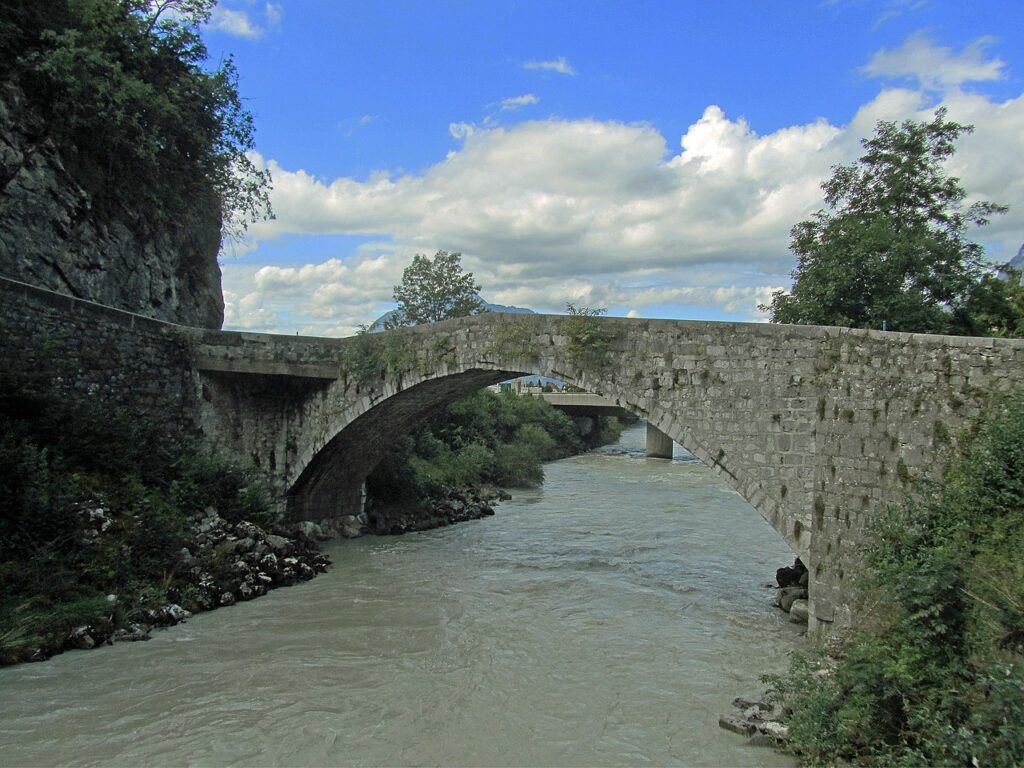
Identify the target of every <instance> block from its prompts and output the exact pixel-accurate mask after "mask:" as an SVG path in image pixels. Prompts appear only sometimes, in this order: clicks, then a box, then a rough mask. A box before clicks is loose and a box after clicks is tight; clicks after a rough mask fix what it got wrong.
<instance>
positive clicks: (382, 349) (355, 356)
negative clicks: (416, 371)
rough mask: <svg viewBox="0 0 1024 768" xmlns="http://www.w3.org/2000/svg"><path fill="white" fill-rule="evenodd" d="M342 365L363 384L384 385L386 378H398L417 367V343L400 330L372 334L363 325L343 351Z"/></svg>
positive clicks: (408, 334) (407, 333)
mask: <svg viewBox="0 0 1024 768" xmlns="http://www.w3.org/2000/svg"><path fill="white" fill-rule="evenodd" d="M341 360H342V366H344V368H345V370H346V371H347V372H348V374H349V375H350V376H351V377H352V378H353V379H354V380H355V381H356V382H357V383H358V384H360V385H363V386H371V385H374V384H380V383H381V382H382V380H383V379H384V377H385V376H388V375H392V376H394V375H398V374H401V373H403V372H405V371H407V370H409V369H411V368H412V367H413V366H414V365H415V364H416V343H415V340H414V339H413V337H412V336H411V335H410V333H409V332H408V331H403V330H402V329H400V328H395V329H393V330H389V331H385V332H383V333H371V332H370V331H369V329H368V328H367V327H366V326H362V327H361V328H360V329H359V332H358V333H357V334H356V335H355V337H353V339H352V340H351V341H350V342H349V344H348V345H347V346H346V347H345V349H344V351H343V352H342V358H341Z"/></svg>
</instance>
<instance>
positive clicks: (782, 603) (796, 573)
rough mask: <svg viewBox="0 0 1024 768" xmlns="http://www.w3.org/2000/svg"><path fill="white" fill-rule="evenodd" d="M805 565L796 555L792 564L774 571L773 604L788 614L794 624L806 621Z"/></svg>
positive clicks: (806, 576)
mask: <svg viewBox="0 0 1024 768" xmlns="http://www.w3.org/2000/svg"><path fill="white" fill-rule="evenodd" d="M807 578H808V574H807V567H806V566H805V565H804V564H803V563H802V562H801V560H800V558H799V557H798V558H797V559H796V560H795V561H794V562H793V565H790V566H787V567H785V568H779V569H778V570H777V571H776V572H775V583H776V584H777V585H778V592H777V595H776V598H775V604H776V605H777V606H778V607H779V608H781V609H782V610H784V611H786V613H788V614H789V620H790V621H792V622H793V623H795V624H806V623H807V613H808V611H807Z"/></svg>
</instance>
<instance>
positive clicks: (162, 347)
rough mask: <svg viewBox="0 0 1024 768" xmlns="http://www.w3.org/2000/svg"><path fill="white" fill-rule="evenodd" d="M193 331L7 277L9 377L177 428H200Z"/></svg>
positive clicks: (5, 355) (1, 296) (0, 315)
mask: <svg viewBox="0 0 1024 768" xmlns="http://www.w3.org/2000/svg"><path fill="white" fill-rule="evenodd" d="M192 334H193V331H192V330H191V329H188V328H185V327H182V326H176V325H172V324H170V323H164V322H160V321H158V320H153V319H150V318H148V317H142V316H141V315H135V314H132V313H130V312H124V311H121V310H117V309H111V308H110V307H104V306H102V305H100V304H94V303H92V302H89V301H83V300H81V299H75V298H72V297H70V296H66V295H64V294H60V293H55V292H53V291H48V290H45V289H41V288H35V287H33V286H29V285H26V284H24V283H19V282H16V281H13V280H8V279H5V278H0V359H2V360H3V374H4V375H5V376H6V377H8V380H10V381H12V382H15V381H21V382H24V383H27V384H30V385H31V384H33V383H37V384H43V385H46V386H52V387H53V388H54V389H55V390H56V391H57V392H58V393H60V394H61V395H62V396H64V397H66V398H69V399H71V400H91V401H97V402H103V403H109V404H110V405H111V406H112V407H115V408H117V407H124V408H131V409H132V410H133V411H135V412H137V413H140V414H145V415H147V416H149V417H151V418H153V419H155V420H157V421H158V422H163V423H164V424H165V425H166V427H167V428H168V429H169V430H171V431H176V432H180V431H194V430H197V429H198V418H197V416H198V412H199V411H198V397H197V396H198V392H199V376H198V374H197V373H196V371H195V370H194V369H193V367H192V364H191V358H192V350H191V342H190V341H189V339H190V337H191V335H192Z"/></svg>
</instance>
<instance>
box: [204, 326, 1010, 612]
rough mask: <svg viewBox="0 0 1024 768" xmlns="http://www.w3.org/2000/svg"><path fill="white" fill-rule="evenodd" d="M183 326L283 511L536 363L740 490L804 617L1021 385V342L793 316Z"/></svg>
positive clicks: (353, 481)
mask: <svg viewBox="0 0 1024 768" xmlns="http://www.w3.org/2000/svg"><path fill="white" fill-rule="evenodd" d="M595 329H598V330H599V333H597V334H594V333H592V331H594V330H595ZM189 334H190V339H189V347H190V354H191V359H192V362H193V365H194V370H195V371H197V372H198V379H199V381H198V384H199V386H200V387H201V395H200V398H199V410H200V414H201V424H202V427H203V430H204V431H205V432H206V433H207V434H208V435H210V436H212V437H213V438H215V439H216V440H218V441H220V442H221V443H223V444H224V445H226V446H227V447H229V448H231V449H232V450H235V451H238V452H242V453H244V454H245V455H246V456H249V457H251V458H252V459H253V460H254V461H255V462H256V463H257V465H258V466H259V467H261V468H262V469H263V471H264V472H265V473H266V475H267V477H268V478H269V479H270V480H271V481H272V482H273V483H274V484H275V486H276V487H277V488H278V489H279V490H280V491H281V492H282V493H283V494H284V497H285V498H286V499H287V511H288V514H289V515H290V516H291V517H292V518H294V519H318V518H325V517H334V516H337V515H344V514H351V513H354V512H357V511H358V510H359V509H360V506H361V503H362V498H361V488H362V485H363V481H364V479H365V477H366V475H367V474H368V473H369V472H370V470H371V469H372V468H373V467H374V466H375V465H376V464H377V462H378V461H379V460H380V458H381V457H382V456H383V454H384V452H385V451H386V450H387V448H388V446H389V445H390V444H391V443H392V442H393V441H394V440H395V439H396V438H397V437H398V436H400V435H402V434H403V433H405V432H406V431H408V430H409V429H411V428H412V427H413V425H414V424H416V423H417V422H418V421H419V420H421V419H422V418H424V417H425V416H427V415H428V414H430V413H432V412H433V411H434V410H436V409H438V408H441V407H443V406H444V405H445V404H446V403H448V402H450V401H452V400H454V399H457V398H459V397H461V396H463V395H466V394H468V393H470V392H471V391H473V390H475V389H478V388H480V387H484V386H487V385H489V384H493V383H495V382H498V381H502V380H505V379H508V378H512V377H514V376H517V375H524V374H533V373H540V374H546V375H550V376H555V377H558V378H560V379H563V380H565V381H568V382H570V383H573V384H575V385H578V386H580V387H582V388H584V389H586V390H588V391H591V392H595V393H598V394H600V395H602V396H604V397H605V398H607V399H609V400H611V401H613V402H614V403H616V404H618V405H619V406H621V407H622V408H624V409H626V410H628V411H630V412H632V413H634V414H636V415H638V416H640V417H642V418H644V419H646V420H647V421H648V422H649V423H650V424H653V425H654V426H655V427H656V428H657V429H658V430H660V431H661V432H663V433H664V434H665V435H667V436H669V437H671V438H672V439H673V440H675V441H676V442H678V443H679V444H681V445H683V446H684V447H685V448H687V449H688V450H690V451H691V452H693V453H694V454H696V455H697V456H698V457H699V458H700V459H702V460H703V461H704V462H705V463H706V464H707V465H708V466H710V467H711V468H712V469H714V471H715V472H717V473H718V474H719V475H720V476H721V477H722V478H723V479H724V480H725V482H726V483H728V484H729V485H730V486H732V487H733V488H734V489H735V490H736V491H738V492H739V493H740V494H742V495H743V497H744V498H745V499H746V500H747V501H748V502H749V503H750V504H751V506H752V507H753V508H754V509H756V510H757V511H758V512H759V513H760V514H761V515H762V516H763V517H764V519H765V520H767V521H768V522H769V523H770V524H771V525H772V527H773V528H774V529H775V530H776V531H778V533H779V534H780V535H781V536H782V537H783V538H784V539H785V540H786V541H787V542H788V543H789V544H790V546H791V547H792V549H793V551H794V552H795V553H797V554H799V556H800V557H801V558H803V560H804V562H805V563H806V564H807V565H808V567H809V569H810V601H809V608H810V612H811V627H812V629H813V628H816V627H818V626H819V625H820V624H821V623H822V622H826V623H827V622H833V621H837V622H840V623H846V622H847V621H849V612H850V609H849V606H848V605H846V602H845V598H844V595H845V590H844V587H843V585H844V581H845V579H846V578H847V576H848V574H850V573H852V572H854V571H855V570H856V569H857V568H858V567H859V564H860V543H861V541H862V539H863V535H864V530H865V526H866V525H867V524H868V523H869V522H870V520H871V518H872V516H873V515H875V514H876V513H877V512H878V511H879V510H881V509H883V508H884V507H885V506H886V505H887V504H890V503H892V502H894V501H898V500H900V499H902V498H903V493H904V490H905V487H906V485H907V483H908V481H909V480H910V478H912V477H913V476H914V475H916V474H918V473H920V472H925V471H929V470H930V469H933V468H936V467H937V465H938V463H939V462H940V461H941V458H940V457H941V455H942V447H943V446H944V444H945V443H947V442H948V441H949V440H950V438H951V436H952V435H955V434H956V432H957V430H958V429H959V428H960V427H961V426H963V425H964V424H965V422H966V421H967V420H968V419H969V418H970V417H972V416H975V415H976V414H978V413H979V412H980V411H981V410H982V409H983V408H984V407H985V405H986V404H987V403H988V402H989V401H990V400H991V398H992V396H993V395H994V394H996V393H1000V392H1007V391H1010V390H1011V389H1014V388H1015V387H1017V386H1019V385H1021V384H1022V383H1024V341H1014V340H1001V339H977V338H958V337H943V336H930V335H918V334H900V333H882V332H875V331H862V330H849V329H839V328H822V327H810V326H780V325H766V324H754V323H712V322H696V321H675V320H633V319H619V318H599V319H598V318H593V319H582V320H581V319H579V318H568V317H564V316H550V315H506V314H485V315H478V316H475V317H468V318H461V319H458V320H450V321H446V322H443V323H437V324H434V325H429V326H420V327H417V328H411V329H403V330H401V331H396V332H392V333H390V334H376V335H373V336H360V337H355V338H351V339H324V338H304V337H297V336H295V337H292V336H275V335H266V334H250V333H237V332H226V331H189ZM588 338H589V339H590V340H591V342H590V343H589V344H588V343H587V341H586V339H588ZM595 338H596V339H597V342H596V343H595V342H594V339H595Z"/></svg>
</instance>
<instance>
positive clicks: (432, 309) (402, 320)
mask: <svg viewBox="0 0 1024 768" xmlns="http://www.w3.org/2000/svg"><path fill="white" fill-rule="evenodd" d="M479 291H480V286H479V285H477V284H476V283H475V282H474V280H473V273H472V272H463V271H462V254H460V253H449V252H448V251H438V252H437V253H435V254H434V258H433V259H431V258H429V257H427V256H424V255H423V254H422V253H417V254H416V255H415V256H413V259H412V264H410V265H409V266H408V267H406V268H405V271H404V272H402V283H401V285H396V286H395V290H394V298H395V301H397V302H398V309H397V310H396V312H395V315H394V316H393V318H392V319H390V320H389V321H388V322H387V323H386V325H387V326H388V327H389V328H396V327H400V326H406V325H419V324H420V323H436V322H437V321H439V320H447V319H449V318H452V317H465V316H466V315H476V314H479V313H480V312H483V311H484V304H483V302H482V301H481V300H480V297H479V296H478V295H477V294H478V292H479Z"/></svg>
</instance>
